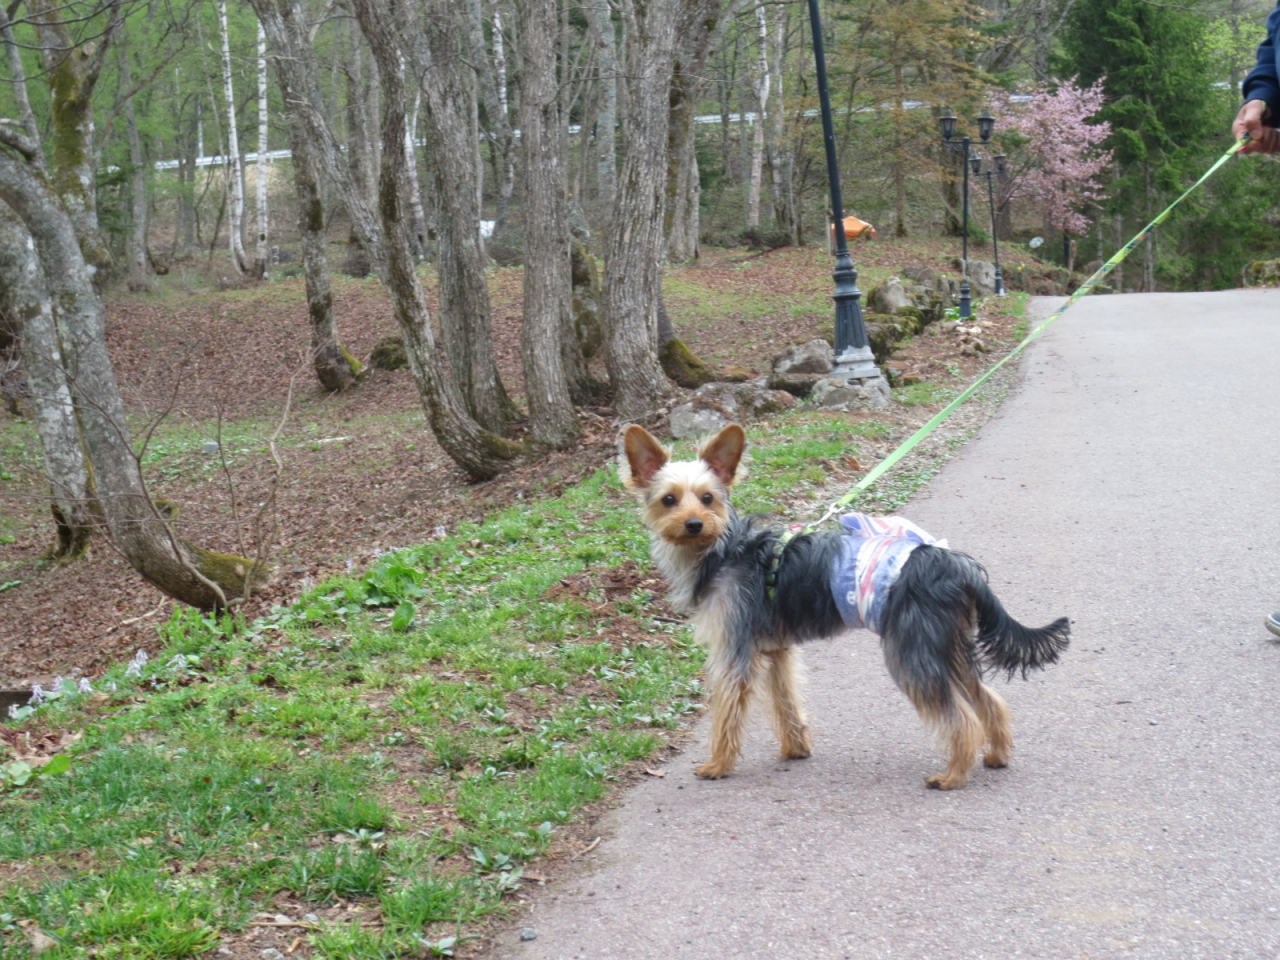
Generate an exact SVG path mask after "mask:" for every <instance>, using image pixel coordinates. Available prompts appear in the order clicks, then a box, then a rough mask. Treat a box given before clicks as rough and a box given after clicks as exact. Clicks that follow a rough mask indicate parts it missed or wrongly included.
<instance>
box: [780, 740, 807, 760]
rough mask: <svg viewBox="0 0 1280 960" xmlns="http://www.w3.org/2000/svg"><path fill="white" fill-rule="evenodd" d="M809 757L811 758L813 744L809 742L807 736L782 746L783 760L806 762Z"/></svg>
mask: <svg viewBox="0 0 1280 960" xmlns="http://www.w3.org/2000/svg"><path fill="white" fill-rule="evenodd" d="M811 756H813V743H812V742H810V740H809V737H808V735H806V736H805V737H804V738H803V739H800V740H793V741H791V742H790V743H785V744H783V746H782V759H783V760H807V759H808V758H809V757H811Z"/></svg>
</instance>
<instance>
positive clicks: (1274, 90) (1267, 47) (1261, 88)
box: [1241, 3, 1280, 126]
mask: <svg viewBox="0 0 1280 960" xmlns="http://www.w3.org/2000/svg"><path fill="white" fill-rule="evenodd" d="M1278 28H1280V3H1277V5H1276V8H1275V9H1274V10H1272V11H1271V15H1270V16H1269V17H1267V36H1266V39H1265V40H1263V41H1262V42H1261V43H1260V44H1258V62H1257V64H1255V65H1254V68H1253V69H1252V70H1250V71H1249V75H1248V76H1247V77H1245V78H1244V84H1243V85H1242V87H1241V90H1242V92H1243V94H1244V99H1245V101H1246V102H1248V101H1249V100H1265V101H1266V104H1267V106H1268V107H1270V108H1271V114H1272V115H1271V116H1269V117H1268V118H1267V121H1266V122H1267V125H1268V126H1275V125H1276V123H1277V120H1278V119H1280V118H1278V117H1277V116H1276V115H1277V114H1280V74H1277V71H1276V30H1277V29H1278Z"/></svg>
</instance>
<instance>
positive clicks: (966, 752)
mask: <svg viewBox="0 0 1280 960" xmlns="http://www.w3.org/2000/svg"><path fill="white" fill-rule="evenodd" d="M951 698H952V702H951V708H950V709H949V710H947V711H946V712H945V713H944V714H943V715H941V716H939V717H937V718H935V720H934V725H935V727H936V729H937V730H938V731H939V732H940V734H941V737H942V740H943V742H944V743H945V744H946V747H947V753H948V761H947V769H946V770H944V771H943V772H942V773H935V774H934V775H933V776H931V777H927V778H925V781H924V782H925V783H926V784H927V785H928V786H930V787H932V788H933V789H935V790H956V789H959V788H960V787H963V786H964V785H965V783H967V782H968V780H969V768H970V767H972V766H973V761H974V758H975V757H976V756H977V754H978V751H979V750H980V749H982V744H983V743H984V742H985V741H986V736H985V735H984V731H983V729H982V723H981V721H979V720H978V714H977V711H975V710H974V709H973V706H972V704H970V703H969V699H968V697H967V696H965V692H964V691H963V690H962V689H960V688H959V687H957V686H956V685H955V684H952V687H951ZM926 722H928V718H926Z"/></svg>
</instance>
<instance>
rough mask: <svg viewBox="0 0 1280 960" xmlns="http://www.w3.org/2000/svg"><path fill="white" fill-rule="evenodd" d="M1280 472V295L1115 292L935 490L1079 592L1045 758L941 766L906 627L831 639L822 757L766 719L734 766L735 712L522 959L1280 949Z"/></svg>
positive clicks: (1044, 595)
mask: <svg viewBox="0 0 1280 960" xmlns="http://www.w3.org/2000/svg"><path fill="white" fill-rule="evenodd" d="M1037 305H1038V306H1044V301H1040V302H1038V304H1037ZM1278 468H1280V293H1277V292H1276V291H1234V292H1229V293H1218V294H1180V295H1170V294H1164V295H1162V294H1153V295H1129V296H1123V297H1095V298H1090V299H1087V300H1085V301H1083V302H1082V303H1081V304H1079V305H1078V306H1077V307H1075V308H1073V309H1072V310H1071V312H1070V313H1068V314H1067V315H1066V317H1065V318H1064V319H1062V320H1060V321H1058V323H1057V324H1056V325H1055V326H1054V327H1053V328H1052V329H1051V330H1050V331H1049V332H1048V333H1047V334H1046V335H1045V336H1044V337H1043V338H1042V339H1041V340H1040V341H1038V342H1037V343H1036V344H1035V345H1034V346H1033V347H1032V348H1031V349H1030V350H1029V352H1028V356H1027V357H1026V358H1025V360H1024V364H1023V379H1022V382H1021V384H1020V385H1019V387H1018V388H1017V389H1016V390H1015V391H1014V392H1013V394H1012V395H1011V396H1010V398H1009V400H1008V401H1007V402H1006V404H1005V405H1004V407H1003V408H1002V410H1001V412H1000V414H999V415H998V416H997V418H996V419H994V420H993V421H991V422H990V423H989V424H987V426H986V427H984V428H983V430H982V432H981V434H980V436H979V437H978V438H977V439H976V440H975V441H973V442H972V443H971V444H970V445H969V446H968V447H966V448H965V449H964V450H963V451H962V453H961V454H960V456H959V457H957V458H956V459H955V460H954V461H952V462H951V463H950V464H949V465H948V466H947V467H946V468H945V469H944V470H943V471H942V473H940V474H939V475H938V477H936V478H935V479H934V481H933V482H932V483H931V484H930V485H929V487H928V489H927V490H925V491H924V492H923V493H922V494H921V496H920V497H918V498H917V500H916V502H915V503H913V504H912V505H911V506H910V507H909V508H908V509H907V510H906V511H904V512H905V513H908V514H909V515H910V516H911V517H912V519H914V520H917V521H918V522H920V524H921V525H922V526H924V527H925V529H927V530H930V531H931V532H933V533H935V534H936V535H938V536H946V537H948V538H949V539H950V541H951V544H952V546H954V547H956V548H957V549H963V550H965V551H967V552H970V553H973V554H974V555H976V556H977V557H978V558H980V559H981V560H982V561H983V562H984V563H985V564H986V565H987V566H988V568H989V570H990V572H991V580H992V583H993V585H994V586H995V587H996V590H997V593H998V594H999V595H1000V596H1001V598H1002V599H1003V600H1004V602H1005V604H1006V606H1008V608H1009V609H1010V611H1011V612H1012V613H1013V614H1014V615H1015V616H1017V617H1018V618H1019V619H1022V620H1023V621H1024V622H1028V623H1033V624H1036V625H1039V624H1041V623H1044V622H1047V621H1048V620H1049V619H1051V618H1052V617H1054V616H1057V615H1058V614H1061V613H1068V614H1069V615H1070V616H1071V618H1072V621H1073V628H1074V631H1075V637H1074V642H1073V645H1072V648H1071V650H1070V651H1068V653H1067V655H1066V658H1065V660H1064V662H1063V663H1062V664H1060V665H1059V666H1058V667H1056V668H1053V669H1051V670H1050V671H1049V672H1048V673H1046V674H1042V675H1041V676H1039V677H1037V678H1035V679H1034V680H1032V681H1030V682H1027V683H1022V682H1020V681H1015V682H1014V683H1012V684H1010V685H1008V686H1004V685H1002V686H1001V689H1002V691H1003V692H1004V693H1005V696H1006V697H1007V698H1008V700H1009V702H1010V705H1011V707H1012V710H1013V719H1014V735H1015V739H1016V743H1017V747H1016V749H1015V752H1014V759H1013V764H1012V765H1011V766H1010V767H1009V768H1008V769H1007V770H1004V771H985V770H981V769H978V770H977V771H975V773H974V777H973V780H972V781H971V782H970V785H969V787H968V788H966V789H964V790H962V791H958V792H954V793H938V792H935V791H929V790H926V789H925V787H924V782H923V778H924V776H925V775H926V774H927V773H930V772H932V771H934V770H938V769H941V763H940V760H939V759H938V757H937V756H936V755H935V754H934V752H933V750H932V745H931V742H930V739H929V738H928V737H927V736H926V734H925V733H924V731H923V729H922V727H921V725H920V724H919V722H918V721H917V720H916V718H915V715H914V714H913V712H912V711H911V709H910V708H909V706H908V705H907V703H906V701H905V700H904V698H903V697H902V696H900V695H899V694H898V693H897V692H896V691H895V690H894V689H893V687H892V686H891V684H890V682H889V680H888V678H887V676H886V674H885V671H884V667H883V666H882V664H881V661H880V655H879V650H878V647H877V644H876V642H875V640H874V639H873V638H872V637H871V636H870V635H869V634H866V633H857V634H851V635H849V636H846V637H842V638H839V639H837V640H835V641H832V642H829V643H822V644H815V645H814V646H813V647H811V648H809V649H807V651H806V659H807V662H808V664H809V666H810V671H809V674H810V676H809V687H808V689H809V702H810V712H811V715H812V723H813V726H814V728H815V740H816V753H815V755H814V756H813V758H811V759H809V760H805V761H793V762H781V761H779V760H777V759H775V758H774V755H773V750H774V744H773V741H772V739H771V737H770V736H769V735H768V734H767V731H766V729H765V728H764V726H763V724H758V725H757V726H756V727H755V729H754V735H753V737H752V739H751V741H750V743H749V744H748V747H747V751H746V756H745V758H744V761H743V763H742V765H741V766H740V768H739V772H738V774H737V775H736V776H734V777H733V778H731V779H728V780H724V781H720V782H715V783H703V782H700V781H698V780H696V779H695V778H694V776H693V773H692V767H693V764H694V763H695V762H696V761H698V760H700V759H701V758H703V756H704V755H705V753H706V746H705V734H706V730H705V723H704V724H703V726H702V727H701V728H700V730H699V736H698V738H697V740H696V741H695V742H693V743H691V744H690V746H689V748H688V750H687V751H686V753H685V754H683V755H682V756H681V757H679V758H678V759H677V760H676V761H675V762H673V763H672V764H671V765H670V767H669V769H668V775H667V776H666V778H665V779H662V780H654V781H651V782H646V783H645V784H643V785H642V786H640V787H639V788H637V789H636V790H635V791H634V792H633V793H631V794H630V796H629V798H628V799H627V801H626V803H625V805H624V806H623V807H622V808H621V809H619V810H618V811H616V812H615V813H614V814H612V815H611V816H610V818H609V821H608V823H607V824H606V830H607V832H606V840H605V841H604V843H603V844H602V845H601V846H600V848H599V850H598V854H599V860H598V861H597V866H596V867H595V869H594V870H593V871H592V872H589V873H584V874H583V875H582V876H580V877H578V878H576V879H571V880H569V881H566V882H565V883H563V884H560V885H558V889H557V888H552V891H554V892H553V893H551V894H550V895H548V896H547V897H546V898H545V899H544V901H543V902H542V903H541V904H540V905H539V906H538V907H537V908H536V909H535V910H534V911H533V912H532V913H531V914H530V915H528V916H526V917H523V918H520V919H518V920H516V921H514V925H513V927H512V929H511V930H510V931H509V932H508V933H505V934H504V935H503V937H502V940H501V943H500V946H499V948H498V951H497V952H498V954H499V956H501V957H503V958H512V960H561V958H566V960H567V958H571V957H572V958H578V957H581V958H591V960H624V958H625V960H629V958H637V960H638V958H645V960H649V958H653V960H659V958H662V960H666V958H676V957H681V958H686V957H687V958H708V960H728V958H752V960H755V958H766V957H768V958H774V957H777V958H791V960H802V958H803V960H819V958H843V957H848V958H873V957H902V958H912V960H928V958H944V957H945V958H968V957H990V958H1005V957H1019V956H1022V957H1111V956H1124V957H1131V958H1138V957H1169V958H1192V957H1205V958H1215V960H1220V958H1228V957H1232V958H1234V957H1249V958H1252V957H1268V958H1274V957H1277V956H1280V718H1278V716H1277V714H1278V713H1280V704H1278V702H1277V701H1278V699H1280V696H1278V694H1280V647H1277V645H1275V644H1273V643H1271V642H1270V641H1269V640H1268V638H1269V636H1270V635H1269V634H1268V633H1266V631H1265V630H1264V628H1263V626H1262V618H1263V617H1264V616H1265V615H1266V614H1267V613H1268V612H1270V611H1271V610H1272V609H1275V608H1280V497H1278V496H1277V494H1280V482H1278V481H1280V478H1278V477H1277V473H1278V472H1280V470H1278ZM524 925H528V926H531V927H533V928H534V929H536V931H537V934H538V936H537V939H536V940H534V941H532V942H528V943H520V942H518V936H517V931H518V929H519V927H520V926H524Z"/></svg>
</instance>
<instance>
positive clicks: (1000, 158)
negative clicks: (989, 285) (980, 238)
mask: <svg viewBox="0 0 1280 960" xmlns="http://www.w3.org/2000/svg"><path fill="white" fill-rule="evenodd" d="M991 159H992V160H993V161H994V164H990V163H989V164H987V170H986V177H987V202H988V203H989V204H990V205H991V252H992V254H994V256H995V261H996V296H997V297H1003V296H1004V293H1005V290H1004V276H1003V275H1002V274H1001V273H1000V239H999V237H997V236H996V189H995V187H994V186H993V185H992V182H991V178H992V177H994V176H996V175H999V176H1001V177H1003V176H1004V170H1005V166H1004V161H1005V157H1004V154H1003V153H997V154H996V155H995V156H994V157H992V158H991ZM973 169H974V172H975V173H977V172H978V162H977V161H975V162H974V165H973Z"/></svg>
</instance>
